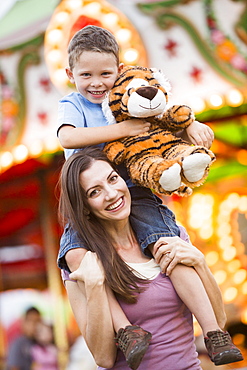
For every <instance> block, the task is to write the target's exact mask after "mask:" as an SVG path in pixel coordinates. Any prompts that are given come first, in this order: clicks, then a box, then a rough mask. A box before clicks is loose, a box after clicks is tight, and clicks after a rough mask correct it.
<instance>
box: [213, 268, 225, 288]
mask: <svg viewBox="0 0 247 370" xmlns="http://www.w3.org/2000/svg"><path fill="white" fill-rule="evenodd" d="M214 277H215V280H216V282H217V283H218V284H219V285H221V284H223V283H224V281H225V280H226V277H227V274H226V272H225V271H224V270H218V271H216V272H215V273H214Z"/></svg>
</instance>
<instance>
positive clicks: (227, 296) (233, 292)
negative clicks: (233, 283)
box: [223, 287, 238, 303]
mask: <svg viewBox="0 0 247 370" xmlns="http://www.w3.org/2000/svg"><path fill="white" fill-rule="evenodd" d="M237 295H238V290H237V288H234V287H230V288H227V289H226V290H225V292H224V294H223V297H224V301H225V302H227V303H229V302H232V301H233V300H234V299H235V298H236V297H237Z"/></svg>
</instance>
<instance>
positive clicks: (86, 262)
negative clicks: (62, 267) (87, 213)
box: [66, 252, 116, 368]
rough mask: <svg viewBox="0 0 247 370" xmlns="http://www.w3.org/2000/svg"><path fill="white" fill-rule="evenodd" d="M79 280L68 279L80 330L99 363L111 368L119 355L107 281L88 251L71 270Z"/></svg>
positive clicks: (71, 275) (94, 258)
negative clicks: (105, 282)
mask: <svg viewBox="0 0 247 370" xmlns="http://www.w3.org/2000/svg"><path fill="white" fill-rule="evenodd" d="M70 277H71V278H72V279H76V280H77V279H80V281H77V283H75V282H72V281H66V290H67V293H68V297H69V301H70V305H71V308H72V310H73V313H74V316H75V319H76V321H77V324H78V326H79V328H80V331H81V333H82V335H83V337H84V339H85V341H86V343H87V346H88V348H89V350H90V351H91V353H92V355H93V357H94V360H95V362H96V363H97V365H99V366H102V367H106V368H110V367H112V366H113V365H114V363H115V359H116V345H115V342H114V330H113V325H112V319H111V313H110V308H109V303H108V298H107V294H106V288H105V284H104V274H103V268H102V267H101V265H100V263H99V262H98V260H97V257H96V255H95V254H94V253H92V252H87V253H86V255H85V257H84V258H83V260H82V262H81V265H80V267H79V270H77V271H75V272H73V273H72V274H70Z"/></svg>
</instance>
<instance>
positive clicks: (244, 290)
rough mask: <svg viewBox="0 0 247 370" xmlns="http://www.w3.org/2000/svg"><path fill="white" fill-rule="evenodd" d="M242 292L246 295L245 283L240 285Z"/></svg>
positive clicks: (246, 287) (246, 283)
mask: <svg viewBox="0 0 247 370" xmlns="http://www.w3.org/2000/svg"><path fill="white" fill-rule="evenodd" d="M242 292H243V294H244V295H247V281H246V282H245V283H243V285H242Z"/></svg>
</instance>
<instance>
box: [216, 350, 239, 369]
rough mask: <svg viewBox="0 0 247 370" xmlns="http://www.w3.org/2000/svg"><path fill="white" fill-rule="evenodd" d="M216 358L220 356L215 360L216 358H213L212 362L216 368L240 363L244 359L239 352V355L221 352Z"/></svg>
mask: <svg viewBox="0 0 247 370" xmlns="http://www.w3.org/2000/svg"><path fill="white" fill-rule="evenodd" d="M218 356H220V357H219V358H217V356H215V358H214V360H213V362H214V364H215V365H216V366H219V365H225V364H230V363H232V362H238V361H242V360H243V359H244V358H243V356H242V354H241V353H240V352H239V353H232V352H229V351H226V352H223V353H222V354H220V355H218Z"/></svg>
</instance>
